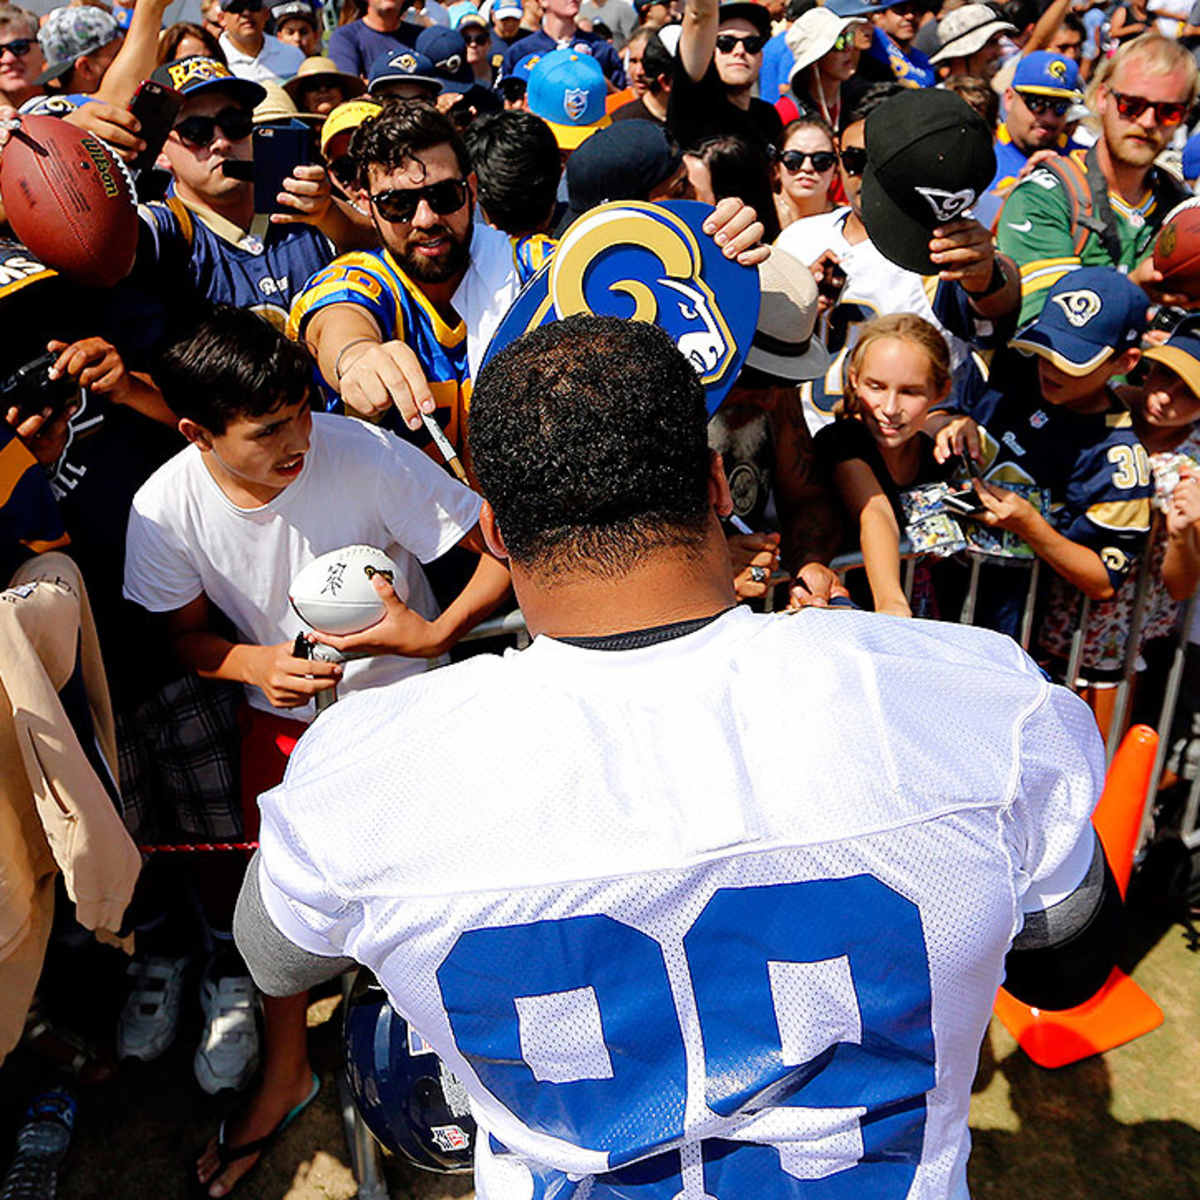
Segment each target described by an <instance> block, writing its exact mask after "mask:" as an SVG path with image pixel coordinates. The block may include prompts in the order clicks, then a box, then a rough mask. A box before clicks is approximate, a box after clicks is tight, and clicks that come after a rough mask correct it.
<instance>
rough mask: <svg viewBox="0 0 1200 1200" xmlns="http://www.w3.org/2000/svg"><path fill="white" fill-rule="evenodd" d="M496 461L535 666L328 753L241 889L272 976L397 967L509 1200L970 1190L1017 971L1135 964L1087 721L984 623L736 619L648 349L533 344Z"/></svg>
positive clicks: (490, 497)
mask: <svg viewBox="0 0 1200 1200" xmlns="http://www.w3.org/2000/svg"><path fill="white" fill-rule="evenodd" d="M470 445H471V449H472V455H473V461H474V464H475V468H476V470H477V472H478V477H479V481H480V484H481V486H482V490H483V492H484V494H485V496H486V498H487V499H486V502H485V505H484V510H483V513H484V515H483V517H482V518H481V520H482V524H483V527H484V528H485V530H486V531H487V537H488V540H489V543H490V544H491V546H492V549H493V550H494V551H495V552H496V553H498V554H501V555H505V556H507V557H508V558H509V561H510V565H511V569H512V575H513V583H514V586H515V588H516V590H517V594H518V597H519V599H520V602H521V607H522V610H523V612H524V614H525V617H526V620H527V622H528V624H529V628H530V631H531V632H532V633H533V634H534V635H535V638H534V641H533V644H532V645H531V646H530V647H529V648H528V649H527V650H524V651H522V652H520V653H517V652H510V653H508V654H506V655H504V656H503V657H495V656H483V657H478V658H474V659H471V660H469V661H468V662H465V663H462V664H460V665H457V666H453V667H450V668H447V669H445V670H442V671H436V672H431V673H429V674H427V675H423V676H419V677H416V678H414V679H411V680H406V681H403V682H402V683H399V684H396V685H393V686H389V687H385V688H378V689H373V690H370V691H366V692H362V693H359V694H356V695H354V696H351V697H349V698H347V699H346V700H345V701H343V702H341V703H340V704H338V705H337V706H336V707H334V708H332V709H330V710H329V711H328V712H327V713H326V714H325V715H323V716H322V717H321V718H320V719H319V720H318V721H317V722H316V724H315V725H314V726H313V727H312V728H311V729H310V730H309V732H308V733H307V734H306V735H305V736H304V738H303V739H302V740H301V742H300V744H299V746H298V747H297V749H296V751H295V753H294V754H293V756H292V759H291V763H290V765H289V767H288V773H287V776H286V778H285V779H284V782H283V783H282V784H281V785H280V786H279V787H278V788H276V789H274V790H273V791H271V792H268V793H266V794H265V795H263V796H262V797H261V805H262V811H263V820H262V841H261V849H260V850H259V852H258V855H257V857H256V859H255V861H254V862H253V863H252V864H251V867H250V869H249V871H248V872H247V877H246V884H245V885H244V887H243V892H242V896H241V898H240V901H239V909H238V916H237V920H236V923H235V927H236V932H237V936H238V942H239V946H240V947H241V949H242V952H243V954H244V955H245V957H246V960H247V962H248V963H249V964H250V967H251V970H252V971H253V972H254V975H255V979H256V982H257V983H258V984H259V986H260V987H262V988H263V989H264V990H265V991H268V992H271V991H273V990H275V991H282V992H295V991H297V990H299V989H300V988H302V987H305V986H307V985H309V984H310V983H312V982H313V981H314V980H316V979H318V978H321V977H328V976H329V975H330V974H332V973H335V972H337V971H338V970H341V969H343V968H344V967H345V966H346V965H347V964H348V963H350V962H351V961H352V960H353V961H357V962H360V963H362V964H364V965H366V966H367V967H369V968H370V970H372V971H373V972H374V973H375V975H376V976H377V977H378V979H379V980H380V982H381V984H382V986H383V988H384V989H385V990H386V992H387V995H388V997H389V999H390V1001H391V1003H392V1005H393V1007H394V1008H395V1009H396V1010H397V1011H398V1012H399V1013H401V1014H402V1015H403V1016H404V1017H405V1018H406V1019H407V1020H408V1021H409V1022H410V1023H411V1024H412V1025H413V1026H414V1027H415V1028H416V1029H417V1030H418V1031H419V1033H420V1035H421V1037H423V1038H424V1039H426V1040H427V1041H428V1042H429V1043H430V1044H431V1045H432V1046H433V1047H434V1048H435V1049H436V1051H437V1053H438V1054H439V1055H440V1056H441V1057H442V1058H443V1059H444V1060H445V1063H446V1065H447V1066H448V1067H449V1069H450V1070H451V1071H453V1073H454V1075H455V1076H456V1077H457V1078H458V1079H459V1080H461V1081H462V1083H463V1085H464V1086H465V1088H466V1090H467V1092H468V1093H469V1096H470V1104H471V1109H472V1112H473V1114H474V1116H475V1118H476V1120H477V1121H478V1125H479V1138H478V1141H477V1150H476V1161H475V1174H476V1187H477V1191H478V1194H479V1195H480V1196H481V1197H485V1198H487V1200H515V1198H517V1197H521V1198H523V1200H527V1198H531V1197H546V1198H550V1197H554V1198H557V1200H566V1198H567V1197H577V1198H578V1200H583V1198H584V1197H590V1198H591V1200H601V1198H603V1200H618V1198H620V1200H675V1198H676V1197H684V1198H685V1200H702V1198H705V1197H707V1198H710V1200H772V1198H775V1197H780V1198H788V1200H792V1198H794V1200H811V1198H813V1197H817V1198H818V1200H837V1198H840V1197H855V1198H861V1197H871V1198H872V1200H889V1198H893V1197H895V1198H899V1197H910V1198H922V1200H925V1198H934V1197H937V1198H943V1197H955V1198H958V1197H965V1196H966V1195H967V1190H966V1162H967V1155H968V1151H969V1147H970V1142H969V1136H968V1132H967V1109H968V1102H969V1098H970V1089H971V1081H972V1078H973V1076H974V1072H975V1067H976V1062H977V1060H978V1054H979V1046H980V1042H981V1039H982V1037H983V1034H984V1031H985V1029H986V1027H987V1024H988V1019H989V1016H990V1014H991V1009H992V1003H993V1001H994V999H995V996H996V989H997V987H998V986H999V985H1000V983H1001V982H1002V981H1003V980H1004V979H1005V970H1006V965H1007V986H1008V987H1009V988H1010V989H1011V990H1012V991H1013V992H1014V993H1015V994H1016V995H1018V996H1019V997H1021V998H1023V999H1025V1000H1027V1001H1028V1002H1030V1003H1035V1004H1037V1005H1039V1006H1041V1007H1044V1008H1055V1007H1058V1008H1062V1007H1066V1006H1069V1005H1073V1004H1076V1003H1078V1002H1080V1001H1082V1000H1084V999H1085V998H1087V997H1088V996H1089V995H1090V994H1092V993H1093V992H1094V991H1095V990H1096V989H1098V988H1099V987H1100V985H1101V984H1102V982H1103V981H1104V979H1105V978H1106V977H1107V975H1108V973H1109V970H1110V967H1111V965H1112V962H1113V958H1114V951H1115V948H1116V944H1117V941H1118V940H1119V939H1118V936H1117V935H1118V934H1119V921H1120V918H1121V907H1120V900H1119V896H1118V893H1117V891H1116V888H1115V885H1114V884H1113V881H1112V876H1111V872H1109V871H1108V869H1107V865H1106V863H1105V859H1104V855H1103V852H1102V851H1101V850H1100V848H1099V843H1098V841H1097V839H1096V837H1095V835H1094V833H1093V831H1092V828H1091V825H1090V822H1089V819H1088V818H1089V814H1090V813H1091V810H1092V808H1093V805H1094V803H1095V801H1096V798H1097V796H1098V794H1099V791H1100V787H1101V783H1102V774H1103V764H1104V756H1103V751H1102V747H1101V744H1100V739H1099V737H1098V735H1097V732H1096V726H1095V722H1094V721H1093V719H1092V717H1091V714H1090V713H1089V711H1088V709H1087V708H1086V707H1085V705H1084V704H1083V703H1082V701H1080V700H1079V699H1078V698H1077V697H1076V696H1074V695H1073V694H1072V693H1070V692H1068V691H1067V690H1065V689H1063V688H1060V687H1056V686H1054V685H1052V684H1050V683H1049V682H1047V680H1046V679H1045V677H1044V676H1043V675H1042V674H1041V672H1040V671H1039V670H1038V669H1037V667H1036V666H1035V665H1034V664H1033V663H1032V662H1031V660H1030V659H1029V658H1028V657H1027V656H1026V655H1025V654H1024V653H1023V652H1022V651H1021V650H1020V648H1019V647H1018V646H1017V645H1016V643H1015V642H1013V641H1011V640H1010V639H1008V638H1005V637H1002V636H999V635H996V634H992V633H988V632H986V631H982V630H976V629H971V628H967V627H960V626H953V625H943V624H938V623H935V622H928V621H906V620H899V619H894V618H891V617H886V616H880V615H877V614H872V613H862V612H854V611H839V610H830V609H821V610H807V611H805V612H803V613H800V614H794V615H764V616H760V615H756V614H754V613H751V612H750V611H748V610H747V609H745V608H739V607H737V606H735V604H734V597H733V593H732V589H731V586H730V577H731V572H730V564H729V557H728V553H727V551H726V549H725V539H724V537H723V536H722V533H721V527H720V523H719V520H718V514H720V513H723V512H728V511H729V492H728V488H727V486H726V483H725V480H724V476H723V474H722V472H721V467H720V460H719V458H715V457H714V456H712V455H710V453H709V451H708V449H707V445H706V440H705V409H704V397H703V394H702V391H701V388H700V385H699V384H698V382H697V380H696V377H695V374H694V372H693V371H692V369H691V367H690V366H689V365H688V364H687V362H686V361H685V360H684V359H683V357H682V356H681V355H679V354H678V352H677V351H676V350H675V349H674V347H673V345H672V344H671V342H670V340H669V339H668V338H667V337H666V335H664V334H663V333H662V332H661V331H660V330H658V329H656V328H655V327H654V326H652V325H649V324H646V323H642V322H633V321H630V322H624V321H618V320H615V319H611V318H595V317H575V318H570V319H568V320H565V321H562V322H559V323H557V324H552V325H549V326H546V327H544V328H542V329H540V330H537V331H536V332H534V333H532V334H529V335H527V336H526V337H524V338H522V339H521V340H520V341H518V342H516V343H514V344H513V345H512V346H510V347H509V348H508V349H506V350H505V351H504V352H503V353H502V354H500V355H498V356H497V357H496V358H495V359H494V360H493V361H492V363H490V364H489V365H488V367H486V368H485V369H484V371H483V372H482V373H481V374H480V376H479V381H478V386H477V388H476V391H475V396H474V400H473V403H472V407H471V416H470ZM1014 939H1015V940H1014Z"/></svg>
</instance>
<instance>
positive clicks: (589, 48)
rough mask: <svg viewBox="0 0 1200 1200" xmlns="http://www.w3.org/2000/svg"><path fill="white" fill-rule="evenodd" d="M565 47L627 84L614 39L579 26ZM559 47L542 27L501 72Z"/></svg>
mask: <svg viewBox="0 0 1200 1200" xmlns="http://www.w3.org/2000/svg"><path fill="white" fill-rule="evenodd" d="M564 46H565V48H566V49H568V50H574V51H575V52H576V53H577V54H590V55H591V56H592V57H593V58H594V59H595V60H596V61H597V62H598V63H599V64H600V69H601V70H602V71H603V72H604V74H605V76H606V77H607V78H608V79H610V80H612V82H613V84H614V86H616V87H617V88H623V87H624V86H625V68H624V67H622V66H621V60H620V58H619V57H618V56H617V52H616V51H615V50H614V49H613V48H612V42H609V41H606V40H605V39H604V38H602V37H598V36H597V35H596V34H594V33H588V32H587V30H584V29H577V30H575V32H574V34H572V36H571V39H570V41H568V42H565V43H564ZM557 49H559V43H558V42H556V41H555V40H554V39H553V38H552V37H551V36H550V35H549V34H548V33H546V32H545V30H542V29H539V30H538V31H537V32H536V33H531V34H530V35H529V36H528V37H523V38H521V39H520V40H519V41H515V42H513V44H512V45H511V46H509V48H508V49H507V50H506V51H505V52H504V67H503V72H502V73H503V74H504V75H511V74H512V73H513V71H514V70H515V69H516V66H517V63H519V62H520V61H521V59H523V58H524V57H525V56H526V55H528V54H549V53H550V51H551V50H557ZM331 50H332V43H331Z"/></svg>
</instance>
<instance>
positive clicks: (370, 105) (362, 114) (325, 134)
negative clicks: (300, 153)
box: [321, 99, 383, 154]
mask: <svg viewBox="0 0 1200 1200" xmlns="http://www.w3.org/2000/svg"><path fill="white" fill-rule="evenodd" d="M381 112H383V105H382V104H379V103H377V102H376V101H374V100H366V99H362V100H347V101H346V102H345V103H344V104H339V105H338V106H337V108H335V109H334V110H333V112H331V113H330V114H329V116H327V117H326V118H325V124H324V125H322V126H321V153H322V154H324V153H325V147H326V146H328V145H329V143H330V142H331V141H332V140H333V139H334V138H335V137H337V135H338V134H339V133H348V132H349V131H350V130H352V129H357V128H358V127H359V126H360V125H361V124H363V122H364V121H370V120H373V119H374V118H375V117H377V116H379V114H380V113H381Z"/></svg>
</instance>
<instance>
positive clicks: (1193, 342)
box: [1142, 320, 1200, 397]
mask: <svg viewBox="0 0 1200 1200" xmlns="http://www.w3.org/2000/svg"><path fill="white" fill-rule="evenodd" d="M1142 358H1144V359H1149V360H1150V361H1151V362H1159V363H1162V365H1163V366H1164V367H1167V368H1169V369H1170V370H1172V371H1174V372H1175V374H1176V375H1178V376H1179V378H1180V379H1182V380H1183V382H1184V383H1186V384H1187V385H1188V388H1189V390H1190V391H1191V393H1192V395H1193V396H1197V397H1200V328H1197V324H1196V322H1195V321H1194V320H1192V321H1185V322H1184V323H1183V324H1182V325H1181V326H1179V328H1178V329H1176V331H1175V332H1174V333H1173V334H1171V336H1170V337H1169V338H1167V340H1166V341H1165V342H1163V344H1162V345H1161V346H1151V347H1150V348H1149V349H1147V350H1146V351H1144V352H1143V354H1142Z"/></svg>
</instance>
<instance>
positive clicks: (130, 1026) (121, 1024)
mask: <svg viewBox="0 0 1200 1200" xmlns="http://www.w3.org/2000/svg"><path fill="white" fill-rule="evenodd" d="M187 965H188V959H187V958H186V957H184V958H138V957H135V958H134V959H133V961H132V962H131V963H130V964H129V966H128V967H127V968H126V973H127V974H128V975H130V976H131V977H132V979H133V984H132V986H131V988H130V990H129V995H128V996H126V997H125V1003H124V1005H123V1006H122V1007H121V1016H120V1017H119V1019H118V1021H117V1056H118V1057H119V1058H122V1059H124V1058H140V1059H141V1060H142V1061H143V1062H151V1061H152V1060H153V1059H156V1058H157V1057H158V1056H159V1055H160V1054H162V1052H163V1051H164V1050H165V1049H166V1048H167V1047H168V1046H169V1045H170V1044H171V1043H172V1042H173V1041H174V1040H175V1031H176V1030H177V1029H178V1028H179V1000H180V996H181V995H182V992H183V975H184V972H185V971H186V970H187Z"/></svg>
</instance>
